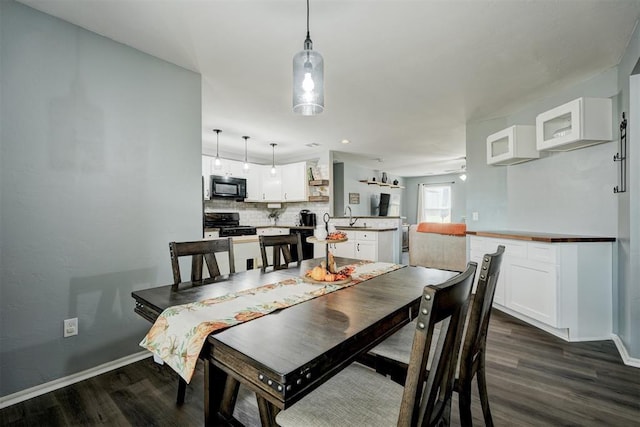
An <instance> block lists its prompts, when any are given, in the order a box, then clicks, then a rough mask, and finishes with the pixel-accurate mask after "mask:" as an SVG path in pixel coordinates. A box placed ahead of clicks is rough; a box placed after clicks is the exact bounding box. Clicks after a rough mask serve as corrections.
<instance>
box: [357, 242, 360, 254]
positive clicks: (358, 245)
mask: <svg viewBox="0 0 640 427" xmlns="http://www.w3.org/2000/svg"><path fill="white" fill-rule="evenodd" d="M356 246H357V247H358V249H357V250H358V252H360V243H358V244H356Z"/></svg>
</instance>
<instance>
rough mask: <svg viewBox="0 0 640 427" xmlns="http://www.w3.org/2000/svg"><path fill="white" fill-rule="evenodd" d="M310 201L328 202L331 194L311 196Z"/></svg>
mask: <svg viewBox="0 0 640 427" xmlns="http://www.w3.org/2000/svg"><path fill="white" fill-rule="evenodd" d="M309 201H310V202H328V201H329V196H309Z"/></svg>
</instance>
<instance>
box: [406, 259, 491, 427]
mask: <svg viewBox="0 0 640 427" xmlns="http://www.w3.org/2000/svg"><path fill="white" fill-rule="evenodd" d="M477 266H478V265H477V264H476V263H475V262H469V263H468V264H467V268H466V270H465V271H464V272H462V273H460V274H458V275H457V276H455V277H453V278H451V279H449V280H448V281H446V282H444V283H442V284H440V285H428V286H425V288H424V291H423V294H422V300H421V303H420V311H419V313H418V318H417V322H416V331H415V334H414V338H413V345H412V347H411V355H410V357H409V366H408V370H407V380H406V382H405V386H404V394H403V396H402V403H401V406H400V415H399V418H398V426H427V425H429V426H431V425H438V424H439V423H440V422H444V423H445V424H448V421H449V417H450V414H451V398H452V393H453V384H454V380H455V374H456V365H457V362H458V354H459V351H460V342H461V340H462V330H463V327H464V321H465V317H466V315H467V307H468V302H469V295H470V293H471V288H472V286H473V279H474V277H475V272H476V268H477ZM437 324H439V326H440V335H439V337H438V343H437V345H436V346H435V347H434V348H433V350H431V340H432V338H433V335H434V334H433V331H434V327H435V326H436V325H437ZM430 352H433V354H432V357H433V362H432V364H431V369H430V370H427V361H428V360H429V353H430ZM423 389H424V390H423Z"/></svg>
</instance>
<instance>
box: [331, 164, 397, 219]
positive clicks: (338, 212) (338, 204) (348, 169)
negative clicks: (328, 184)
mask: <svg viewBox="0 0 640 427" xmlns="http://www.w3.org/2000/svg"><path fill="white" fill-rule="evenodd" d="M333 171H334V179H335V181H334V188H333V195H334V202H333V209H334V215H335V216H338V217H339V216H343V215H344V210H345V208H346V207H347V206H351V211H352V212H353V215H354V216H355V215H362V216H369V215H372V213H371V197H372V196H373V195H374V194H378V195H379V194H380V193H389V194H397V195H399V196H400V215H401V216H405V213H404V212H403V205H402V203H403V202H402V199H403V196H404V190H403V189H400V188H393V189H392V188H389V187H380V186H378V185H369V184H366V183H362V182H360V180H366V179H368V180H371V179H372V178H373V177H375V178H376V180H377V181H380V180H381V177H382V172H380V171H377V170H373V169H367V168H363V167H361V166H356V165H354V164H351V163H334V164H333ZM395 179H397V180H398V184H399V185H402V186H404V180H405V178H402V177H399V176H395V175H389V174H387V182H389V183H391V182H393V180H395ZM349 193H358V194H360V203H359V204H349Z"/></svg>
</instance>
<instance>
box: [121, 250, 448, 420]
mask: <svg viewBox="0 0 640 427" xmlns="http://www.w3.org/2000/svg"><path fill="white" fill-rule="evenodd" d="M320 261H321V259H314V260H306V261H303V262H302V264H301V265H300V266H299V267H297V266H295V265H294V264H292V266H291V267H290V268H288V269H284V270H275V271H268V272H266V273H265V272H261V271H260V270H249V271H246V272H239V273H235V274H232V275H229V276H222V277H220V278H217V279H216V280H212V281H209V282H207V283H206V284H202V285H191V284H189V283H183V284H181V285H180V286H181V287H180V289H179V290H177V291H176V290H172V289H171V287H172V286H171V285H167V286H160V287H156V288H151V289H145V290H139V291H134V292H132V296H133V298H134V299H135V303H136V306H135V311H136V313H138V314H140V315H141V316H142V317H144V318H145V319H147V320H149V321H151V322H153V321H155V319H156V318H157V317H158V316H159V315H160V313H161V312H162V311H163V310H164V309H166V308H168V307H171V306H174V305H179V304H186V303H190V302H195V301H201V300H204V299H208V298H214V297H219V296H223V295H226V294H229V293H231V292H237V291H240V290H244V289H250V288H255V287H258V286H261V285H264V284H268V283H275V282H278V281H281V280H284V279H287V278H291V277H297V276H302V275H304V272H305V271H307V270H308V269H311V268H312V267H314V266H316V265H318V264H319V263H320ZM336 262H337V264H338V266H343V265H348V264H352V263H357V262H359V261H358V260H354V259H348V258H336ZM456 274H457V273H455V272H451V271H447V270H437V269H430V268H424V267H412V266H406V267H403V268H400V269H398V270H394V271H391V272H389V273H385V274H382V275H380V276H377V277H374V278H372V279H369V280H366V281H364V282H362V283H359V284H357V285H354V286H350V287H347V288H344V289H340V290H338V291H336V292H332V293H329V294H327V295H323V296H321V297H318V298H314V299H311V300H309V301H306V302H303V303H300V304H297V305H294V306H291V307H287V308H285V309H282V310H279V311H276V312H273V313H271V314H267V315H265V316H262V317H260V318H257V319H254V320H252V321H249V322H245V323H242V324H239V325H237V326H234V327H231V328H228V329H225V330H222V331H219V332H216V333H214V334H211V335H210V336H209V337H208V339H207V343H206V344H205V346H204V348H203V351H202V353H201V357H202V358H203V359H205V362H206V363H205V364H204V366H205V380H204V384H205V385H204V389H205V390H204V398H205V404H204V408H205V424H206V425H220V424H225V423H227V422H232V414H233V407H234V405H235V398H236V396H237V392H238V387H239V384H240V383H242V384H243V385H244V386H246V387H248V388H249V389H250V390H252V391H254V392H255V393H256V397H257V400H258V407H259V410H260V419H261V422H262V425H276V424H275V416H276V414H277V413H278V411H280V410H282V409H286V408H288V407H289V406H291V405H293V404H295V402H297V401H298V400H300V399H301V398H303V397H304V396H306V395H307V394H308V393H310V392H311V391H312V390H314V389H315V388H317V387H318V386H320V385H321V384H322V383H324V382H325V381H327V380H328V379H329V378H331V377H332V376H333V375H335V374H336V373H338V372H339V371H340V370H342V369H343V368H344V367H346V366H347V365H349V364H350V363H352V362H353V361H355V360H356V359H357V358H358V357H359V356H360V355H362V354H364V353H365V352H367V351H368V350H370V349H371V348H373V347H374V346H376V345H377V344H378V343H380V342H381V341H383V340H384V339H385V338H387V337H388V336H390V335H391V334H393V333H394V332H395V331H397V330H398V329H400V328H401V327H402V326H404V325H405V324H407V323H408V322H410V321H411V319H413V318H414V317H415V315H416V313H417V310H418V307H419V303H420V297H421V295H422V290H423V288H424V286H426V285H432V284H438V283H442V282H444V281H446V280H448V279H449V278H451V277H453V276H455V275H456Z"/></svg>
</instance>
